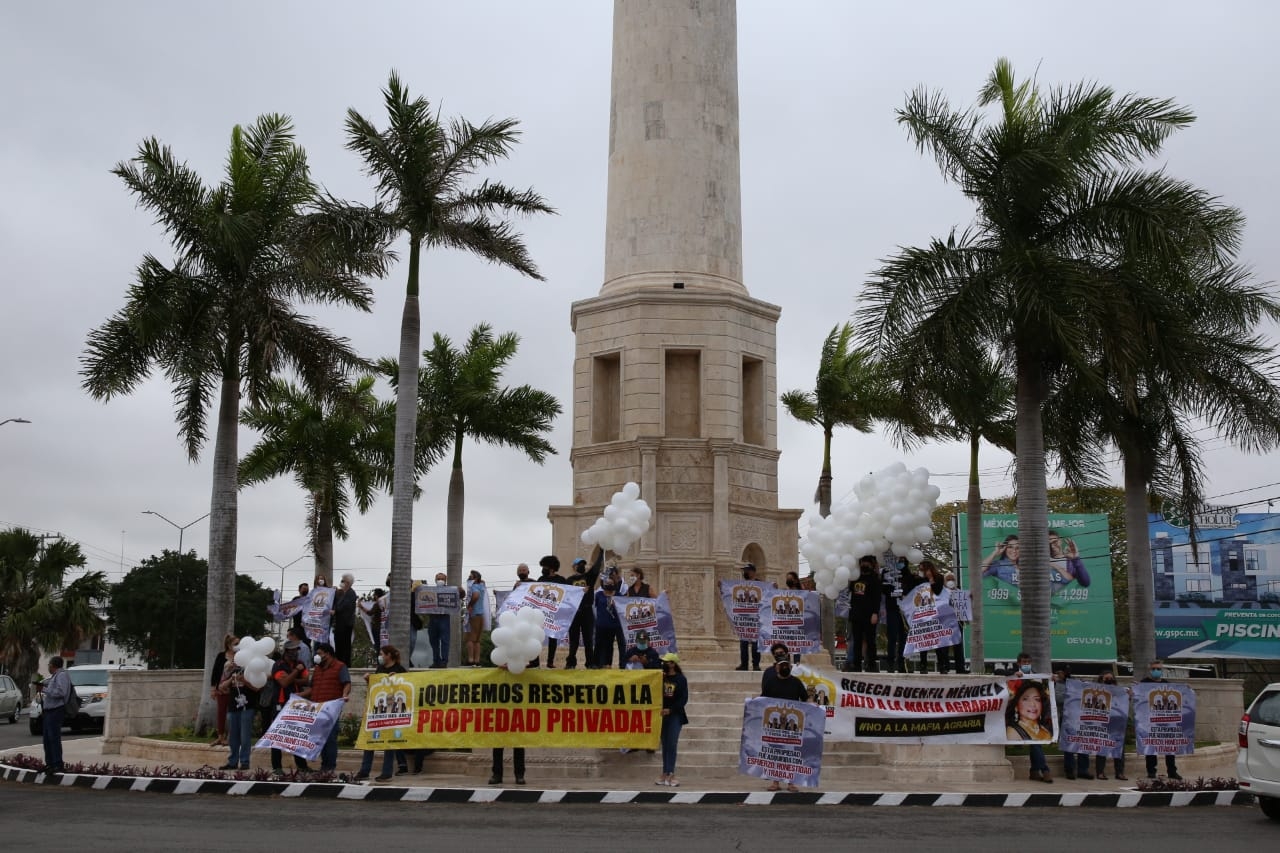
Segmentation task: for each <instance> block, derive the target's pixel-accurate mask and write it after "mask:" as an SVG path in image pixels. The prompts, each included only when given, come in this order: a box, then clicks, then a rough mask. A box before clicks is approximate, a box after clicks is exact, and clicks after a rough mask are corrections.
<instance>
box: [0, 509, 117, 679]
mask: <svg viewBox="0 0 1280 853" xmlns="http://www.w3.org/2000/svg"><path fill="white" fill-rule="evenodd" d="M84 564H85V559H84V555H83V554H81V553H80V546H79V545H78V544H76V543H75V542H67V541H66V540H65V539H55V540H53V541H52V542H50V543H48V544H45V543H44V542H43V540H42V539H41V538H40V537H38V536H36V535H34V534H32V533H31V532H30V531H28V530H23V529H21V528H17V527H15V528H12V529H9V530H5V531H3V532H0V660H3V661H4V663H5V665H6V666H7V667H8V670H9V674H10V675H12V676H13V680H14V681H15V682H16V683H17V684H18V687H19V689H22V690H25V689H26V686H27V683H28V682H29V680H30V679H31V676H32V675H33V674H35V673H36V672H38V671H39V667H40V650H41V649H58V650H61V649H74V648H76V647H77V646H79V645H80V643H81V641H82V640H84V639H85V638H86V637H90V636H93V635H94V634H98V633H101V632H102V629H103V621H102V618H101V617H99V616H98V614H97V612H96V609H95V604H97V603H101V602H105V601H106V600H107V597H108V594H109V588H108V586H107V581H106V577H105V576H104V575H103V574H102V572H89V573H87V574H84V575H81V576H80V577H78V578H76V579H75V580H73V581H71V582H70V583H67V581H66V578H67V572H68V571H69V570H71V569H74V568H80V567H82V566H84Z"/></svg>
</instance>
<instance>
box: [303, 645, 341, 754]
mask: <svg viewBox="0 0 1280 853" xmlns="http://www.w3.org/2000/svg"><path fill="white" fill-rule="evenodd" d="M315 663H316V668H315V670H314V671H313V672H312V674H311V695H310V697H309V698H310V699H311V701H312V702H315V703H317V704H319V703H322V702H331V701H333V700H334V699H341V700H342V701H344V702H345V701H347V700H348V699H349V698H350V697H351V673H350V672H349V671H348V670H347V665H346V664H345V663H343V662H342V661H340V660H339V659H338V658H337V656H336V655H335V654H334V650H333V646H331V645H329V644H328V643H316V655H315ZM337 769H338V726H334V727H333V728H332V729H331V730H330V731H329V739H328V740H326V741H325V742H324V749H323V750H322V751H321V753H320V772H321V773H332V772H333V771H334V770H337Z"/></svg>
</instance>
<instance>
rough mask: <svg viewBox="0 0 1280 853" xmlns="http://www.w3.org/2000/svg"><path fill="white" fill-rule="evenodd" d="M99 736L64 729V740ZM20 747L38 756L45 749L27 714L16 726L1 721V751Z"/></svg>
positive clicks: (92, 733) (21, 717) (6, 720)
mask: <svg viewBox="0 0 1280 853" xmlns="http://www.w3.org/2000/svg"><path fill="white" fill-rule="evenodd" d="M99 734H100V732H96V731H88V732H84V733H82V734H78V735H77V734H72V733H71V730H70V729H63V730H62V739H63V740H72V739H75V738H82V737H97V736H98V735H99ZM19 746H29V747H31V749H32V750H34V751H35V754H36V755H40V754H42V749H43V748H42V747H41V746H40V735H33V734H31V731H30V730H29V729H28V728H27V715H26V714H25V713H24V714H22V715H21V716H20V717H18V722H17V723H16V724H15V723H10V722H9V721H8V719H7V718H6V719H5V720H3V721H0V751H4V750H6V749H13V748H14V747H19ZM28 751H31V750H28ZM0 846H3V845H2V843H0Z"/></svg>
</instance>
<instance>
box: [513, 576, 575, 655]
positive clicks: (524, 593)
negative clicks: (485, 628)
mask: <svg viewBox="0 0 1280 853" xmlns="http://www.w3.org/2000/svg"><path fill="white" fill-rule="evenodd" d="M585 593H586V587H581V586H571V585H569V584H563V583H552V582H550V581H530V582H529V583H522V584H520V585H519V586H518V587H516V588H515V589H513V590H511V592H509V593H507V594H506V595H505V596H503V597H502V600H501V601H500V602H499V603H498V605H497V610H496V611H495V614H494V621H495V622H496V621H497V620H498V618H499V617H501V616H502V614H503V613H507V612H512V613H514V612H515V611H517V610H522V609H524V608H526V607H533V608H535V609H537V610H538V612H540V613H541V614H542V630H543V632H544V633H545V634H546V635H547V636H548V637H554V638H555V639H557V640H559V641H562V642H563V641H567V640H568V639H569V624H570V623H571V622H572V621H573V617H574V614H576V613H577V612H578V603H579V602H580V601H582V596H583V595H584V594H585Z"/></svg>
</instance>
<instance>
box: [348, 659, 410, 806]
mask: <svg viewBox="0 0 1280 853" xmlns="http://www.w3.org/2000/svg"><path fill="white" fill-rule="evenodd" d="M407 671H408V670H406V669H405V668H404V664H402V663H401V662H400V650H399V649H397V648H396V647H395V646H383V647H382V648H381V649H379V650H378V667H377V669H375V670H374V671H373V672H371V673H367V674H366V675H365V677H364V682H365V684H366V685H367V684H368V683H369V682H370V681H371V680H372V679H373V676H374V675H384V674H388V673H393V672H407ZM373 756H374V751H373V750H372V749H366V750H365V751H364V755H363V756H361V758H360V772H358V773H357V774H356V779H355V780H356V781H357V782H363V781H364V780H366V779H368V778H369V773H370V771H372V770H373ZM395 765H398V766H399V771H400V772H401V773H408V772H409V763H408V761H407V759H406V758H405V752H404V750H400V749H386V750H383V752H382V775H381V776H379V777H378V778H377V779H375V780H374V781H375V782H389V781H391V768H392V767H393V766H395ZM418 767H419V768H421V767H422V761H421V759H419V760H418Z"/></svg>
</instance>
